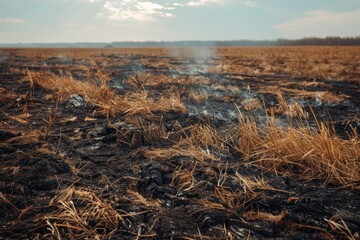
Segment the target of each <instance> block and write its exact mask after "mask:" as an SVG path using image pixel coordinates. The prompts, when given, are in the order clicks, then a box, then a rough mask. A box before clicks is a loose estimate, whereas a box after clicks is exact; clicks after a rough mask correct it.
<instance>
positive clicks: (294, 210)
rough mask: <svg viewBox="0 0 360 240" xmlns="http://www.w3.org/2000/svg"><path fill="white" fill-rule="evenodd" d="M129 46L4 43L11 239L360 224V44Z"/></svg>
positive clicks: (0, 74)
mask: <svg viewBox="0 0 360 240" xmlns="http://www.w3.org/2000/svg"><path fill="white" fill-rule="evenodd" d="M115 47H116V46H115ZM115 47H114V46H107V47H106V48H2V49H0V163H1V165H0V212H1V214H0V239H264V238H270V239H359V234H360V198H359V196H360V194H359V191H360V139H359V127H360V114H359V113H360V97H359V96H360V47H359V46H298V47H295V46H291V47H287V46H282V47H279V46H273V47H234V46H232V47H224V46H222V47H221V46H220V47H212V46H196V47H182V48H180V47H167V48H160V47H159V48H155V47H151V48H115Z"/></svg>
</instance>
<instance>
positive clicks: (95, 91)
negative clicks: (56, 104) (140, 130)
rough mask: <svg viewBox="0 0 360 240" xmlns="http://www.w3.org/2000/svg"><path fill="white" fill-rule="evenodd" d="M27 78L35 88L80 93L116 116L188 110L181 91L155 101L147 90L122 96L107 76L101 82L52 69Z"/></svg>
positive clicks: (62, 95) (104, 112) (65, 95)
mask: <svg viewBox="0 0 360 240" xmlns="http://www.w3.org/2000/svg"><path fill="white" fill-rule="evenodd" d="M100 76H101V75H100ZM28 80H29V82H30V87H31V88H32V89H34V87H42V88H45V89H49V90H53V91H56V92H57V93H58V95H59V97H60V99H62V100H63V99H66V98H68V97H69V96H70V95H72V94H78V95H81V96H83V97H84V99H85V101H86V102H90V103H91V104H93V105H96V106H98V107H99V110H98V113H99V114H101V115H103V116H108V117H109V116H114V115H116V114H117V113H125V114H128V115H137V114H151V112H152V111H163V112H167V111H179V112H181V113H184V112H186V107H185V105H184V104H183V103H182V102H181V98H180V94H179V93H178V92H172V93H170V96H169V97H164V96H162V97H160V99H159V100H158V101H155V100H154V99H152V98H150V97H148V93H147V91H145V90H140V91H138V92H135V93H129V94H127V95H125V96H124V97H121V96H119V95H117V94H116V93H115V92H113V91H112V90H111V89H109V88H108V87H107V85H106V83H107V79H104V80H103V81H101V84H100V85H98V84H97V83H95V82H90V81H87V82H86V81H84V82H82V81H78V80H76V79H74V78H72V77H71V76H70V77H59V76H56V75H54V74H52V73H36V72H31V71H28Z"/></svg>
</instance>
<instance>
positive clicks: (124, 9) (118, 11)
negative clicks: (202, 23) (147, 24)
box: [100, 0, 173, 21]
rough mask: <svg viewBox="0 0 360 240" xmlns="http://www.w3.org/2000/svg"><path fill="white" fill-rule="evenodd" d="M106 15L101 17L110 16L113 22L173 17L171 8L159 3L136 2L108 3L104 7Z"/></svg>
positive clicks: (123, 0)
mask: <svg viewBox="0 0 360 240" xmlns="http://www.w3.org/2000/svg"><path fill="white" fill-rule="evenodd" d="M103 7H104V9H105V11H106V12H107V13H106V14H100V16H101V15H102V16H104V15H105V16H108V19H111V20H140V21H147V20H154V19H155V18H156V17H172V16H173V14H172V13H170V12H169V11H170V10H172V8H170V7H165V6H163V5H160V4H158V3H153V2H149V1H147V2H143V1H134V0H122V1H118V2H109V1H107V2H106V3H105V4H104V5H103Z"/></svg>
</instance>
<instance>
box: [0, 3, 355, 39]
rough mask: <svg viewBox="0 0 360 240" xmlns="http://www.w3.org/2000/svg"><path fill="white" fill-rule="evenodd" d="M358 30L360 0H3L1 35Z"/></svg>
mask: <svg viewBox="0 0 360 240" xmlns="http://www.w3.org/2000/svg"><path fill="white" fill-rule="evenodd" d="M313 36H316V37H326V36H341V37H348V36H349V37H355V36H360V0H301V1H295V0H0V43H20V42H21V43H59V42H113V41H178V40H242V39H251V40H264V39H269V40H271V39H278V38H289V39H296V38H303V37H313Z"/></svg>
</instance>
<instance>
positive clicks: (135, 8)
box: [88, 0, 252, 21]
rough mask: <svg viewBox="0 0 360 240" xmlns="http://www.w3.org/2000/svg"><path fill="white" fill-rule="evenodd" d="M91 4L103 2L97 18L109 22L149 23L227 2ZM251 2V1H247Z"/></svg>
mask: <svg viewBox="0 0 360 240" xmlns="http://www.w3.org/2000/svg"><path fill="white" fill-rule="evenodd" d="M88 1H89V2H91V3H96V2H103V3H102V5H103V11H101V12H99V13H98V14H97V16H98V17H104V16H106V17H107V18H108V19H110V20H123V21H124V20H138V21H151V20H155V19H157V18H170V17H174V16H175V15H174V10H175V9H176V8H181V7H201V6H205V5H207V4H219V3H224V2H225V1H227V0H177V1H176V2H174V1H166V0H118V1H115V0H112V1H105V0H88ZM249 2H252V1H249Z"/></svg>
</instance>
